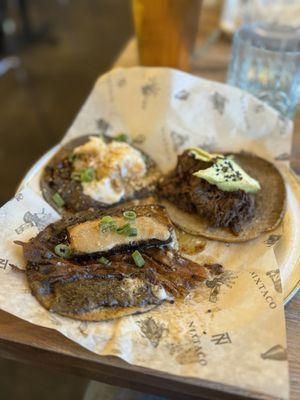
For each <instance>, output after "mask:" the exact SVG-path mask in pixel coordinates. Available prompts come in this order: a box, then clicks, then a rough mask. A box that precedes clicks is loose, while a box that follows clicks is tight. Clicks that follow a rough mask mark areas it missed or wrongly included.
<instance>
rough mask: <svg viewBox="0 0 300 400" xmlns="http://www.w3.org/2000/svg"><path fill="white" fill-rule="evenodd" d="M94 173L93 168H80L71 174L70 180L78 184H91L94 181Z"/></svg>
mask: <svg viewBox="0 0 300 400" xmlns="http://www.w3.org/2000/svg"><path fill="white" fill-rule="evenodd" d="M95 176H96V171H95V168H94V167H88V168H82V169H80V170H79V171H74V172H72V175H71V178H72V179H73V180H74V181H79V182H92V181H93V180H94V179H95Z"/></svg>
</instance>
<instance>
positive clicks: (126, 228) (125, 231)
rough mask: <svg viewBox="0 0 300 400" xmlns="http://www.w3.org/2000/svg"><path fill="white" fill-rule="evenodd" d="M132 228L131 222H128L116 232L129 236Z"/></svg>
mask: <svg viewBox="0 0 300 400" xmlns="http://www.w3.org/2000/svg"><path fill="white" fill-rule="evenodd" d="M130 230H131V227H130V224H128V223H127V224H125V225H122V226H120V227H119V228H118V229H117V230H116V232H117V233H118V234H119V235H126V236H128V235H129V233H130Z"/></svg>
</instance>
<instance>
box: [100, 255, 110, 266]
mask: <svg viewBox="0 0 300 400" xmlns="http://www.w3.org/2000/svg"><path fill="white" fill-rule="evenodd" d="M98 261H99V263H101V264H103V265H107V264H109V263H110V261H109V260H108V259H107V258H105V257H103V256H102V257H100V258H99V260H98Z"/></svg>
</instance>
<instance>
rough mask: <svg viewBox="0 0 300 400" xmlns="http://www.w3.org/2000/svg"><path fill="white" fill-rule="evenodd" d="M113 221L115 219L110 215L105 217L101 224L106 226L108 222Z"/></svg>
mask: <svg viewBox="0 0 300 400" xmlns="http://www.w3.org/2000/svg"><path fill="white" fill-rule="evenodd" d="M111 221H113V218H112V217H111V216H110V215H105V216H104V217H102V218H101V219H100V222H101V224H106V223H107V222H111Z"/></svg>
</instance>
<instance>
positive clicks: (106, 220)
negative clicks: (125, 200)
mask: <svg viewBox="0 0 300 400" xmlns="http://www.w3.org/2000/svg"><path fill="white" fill-rule="evenodd" d="M117 228H118V225H117V223H116V221H114V219H113V218H112V217H111V216H110V215H106V216H104V217H102V218H101V219H100V229H101V232H103V233H104V232H114V231H116V230H117Z"/></svg>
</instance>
